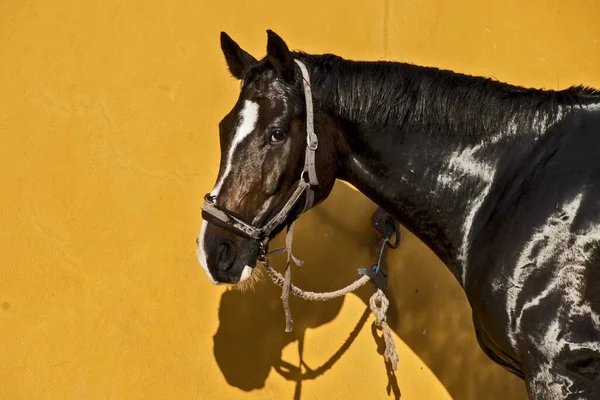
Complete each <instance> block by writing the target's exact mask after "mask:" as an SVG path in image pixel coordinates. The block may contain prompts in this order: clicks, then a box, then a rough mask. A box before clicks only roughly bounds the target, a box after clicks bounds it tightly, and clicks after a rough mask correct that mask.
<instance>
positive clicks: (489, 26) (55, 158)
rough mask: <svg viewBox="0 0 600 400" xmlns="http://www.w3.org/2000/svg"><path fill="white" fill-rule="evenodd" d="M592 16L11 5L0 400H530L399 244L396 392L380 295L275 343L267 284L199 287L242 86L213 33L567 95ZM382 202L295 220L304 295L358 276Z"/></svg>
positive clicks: (429, 272)
mask: <svg viewBox="0 0 600 400" xmlns="http://www.w3.org/2000/svg"><path fill="white" fill-rule="evenodd" d="M598 17H600V3H598V2H595V1H593V0H588V1H583V0H580V1H572V2H559V1H550V2H549V1H541V0H532V1H528V2H516V1H510V0H504V1H497V2H493V3H490V2H481V1H474V0H457V1H453V2H444V1H439V0H421V1H416V2H415V1H408V0H406V1H389V0H388V1H378V2H374V1H368V0H362V1H359V0H352V1H331V2H321V1H317V0H305V1H302V2H290V3H289V4H282V2H278V1H261V2H257V1H253V2H250V1H246V2H242V1H232V0H222V1H219V2H208V1H203V0H197V1H188V2H174V1H166V0H164V1H144V2H142V1H115V0H103V1H95V2H94V1H89V0H62V1H52V0H48V1H44V2H42V1H36V0H32V1H21V2H17V1H8V0H5V1H3V2H1V3H0V169H1V172H2V176H3V187H2V190H1V191H0V215H1V216H2V221H1V223H0V252H1V254H2V255H3V262H2V265H1V266H0V343H1V345H0V360H2V361H1V362H0V382H2V384H1V385H0V398H2V399H54V398H56V399H71V398H93V399H100V398H110V399H124V398H128V399H129V398H131V399H138V398H139V399H142V398H143V399H153V398H156V399H167V398H169V399H171V398H172V399H199V398H200V399H204V398H206V399H234V398H240V399H241V398H259V399H262V398H264V399H274V398H275V399H292V398H294V397H295V398H302V399H324V398H330V399H342V398H343V399H348V398H356V399H367V398H368V399H376V398H383V399H385V398H388V394H387V392H388V391H389V392H391V393H392V394H391V397H392V398H393V394H394V392H397V391H398V388H399V390H401V391H402V398H403V399H405V400H411V399H448V398H450V396H452V398H454V399H482V398H485V399H506V398H510V399H522V398H524V393H523V392H524V385H523V383H522V382H521V381H519V380H518V379H516V378H514V377H512V376H511V375H510V374H508V373H507V372H505V371H504V370H503V369H501V368H500V367H498V366H496V365H495V364H493V363H492V362H491V361H489V360H487V359H486V358H485V356H483V353H482V352H481V351H480V350H479V348H478V347H477V345H476V342H475V338H474V334H473V330H472V325H471V321H470V312H469V309H468V304H467V302H466V299H465V297H464V295H463V294H462V292H461V291H460V290H459V287H458V284H457V283H456V282H455V281H454V280H453V278H452V277H451V276H450V274H449V273H448V272H447V271H446V270H445V269H444V267H443V266H442V265H441V264H440V263H439V261H438V260H436V259H435V257H434V256H433V255H432V254H431V253H430V252H429V251H428V250H427V249H426V248H425V247H424V246H423V245H422V244H421V243H419V242H418V241H417V240H416V239H415V238H414V237H412V236H411V235H410V234H408V233H407V234H405V237H404V243H403V245H402V247H401V249H400V250H397V251H396V252H395V253H393V254H391V255H390V257H389V258H388V259H387V263H388V265H389V268H390V270H391V285H392V286H391V298H392V309H393V312H392V313H391V314H392V315H391V316H390V322H391V325H392V327H393V328H394V330H395V332H396V333H397V334H398V336H396V340H397V344H398V346H399V350H400V370H399V371H398V373H397V374H396V378H395V379H394V378H393V377H392V378H389V379H388V377H387V376H386V372H385V367H384V364H383V361H382V359H381V357H380V356H379V355H378V354H377V352H376V351H377V345H376V343H375V341H374V339H373V336H372V332H371V328H370V324H371V319H369V320H366V321H365V318H363V317H362V316H363V315H364V314H363V311H364V310H365V301H366V299H367V298H368V296H369V294H370V288H365V289H364V290H362V291H360V292H359V293H358V294H357V295H349V296H347V298H346V299H344V300H338V301H333V302H331V303H327V304H308V303H306V302H301V301H293V302H292V307H293V310H294V316H295V322H296V325H295V331H294V332H293V333H292V334H289V335H286V334H285V333H284V332H283V315H282V312H281V308H280V303H279V300H278V291H277V289H275V288H274V287H273V285H271V284H270V283H269V282H264V283H263V284H260V285H258V286H257V287H256V289H255V292H254V293H251V292H250V293H240V292H238V291H232V290H227V289H226V288H224V287H215V286H212V285H210V284H209V283H208V280H207V279H206V277H205V275H204V273H203V272H202V270H201V269H200V267H199V265H198V262H197V260H196V255H195V243H194V240H195V238H196V235H197V233H198V229H199V227H200V222H201V218H200V203H201V199H202V195H203V194H204V193H205V192H207V191H208V190H209V189H210V188H211V187H212V186H213V183H214V180H215V177H216V172H217V167H218V160H219V154H218V142H217V123H218V121H219V120H220V118H221V117H222V116H223V115H224V114H225V113H226V112H227V111H228V110H229V109H230V107H231V106H232V104H233V103H234V101H235V99H236V98H237V90H238V87H239V86H238V83H237V82H235V81H233V80H232V79H230V78H229V74H228V73H227V71H226V68H225V64H224V62H223V58H222V55H221V53H220V50H219V46H218V33H219V31H221V30H226V31H227V32H229V33H230V34H231V35H232V36H233V37H234V38H235V39H236V40H238V41H239V42H240V43H241V44H242V45H243V46H244V47H245V48H246V49H248V50H249V51H250V52H251V53H253V54H254V55H255V56H257V57H260V56H262V55H263V54H264V48H265V44H266V34H265V29H267V28H271V29H274V30H275V31H276V32H278V33H279V34H281V35H282V36H283V37H284V39H285V40H286V41H287V42H288V44H289V45H290V47H292V48H295V49H302V50H305V51H309V52H333V53H337V54H339V55H342V56H346V57H349V58H356V59H384V58H385V59H395V60H405V61H410V62H415V63H420V64H426V65H433V66H440V67H444V68H452V69H455V70H458V71H461V72H466V73H473V74H485V75H490V76H494V77H496V78H498V79H501V80H508V81H511V82H513V83H517V84H525V85H533V86H540V87H549V88H563V87H566V86H568V85H570V84H576V83H587V84H591V85H595V86H600V73H599V72H598V65H600V63H599V61H600V28H599V25H598V24H597V21H598ZM373 209H374V205H373V204H372V203H370V202H369V201H368V200H367V199H365V198H364V197H363V196H362V195H360V194H359V193H356V192H355V191H353V190H352V189H350V188H349V187H347V186H345V185H338V186H337V187H336V189H335V190H334V193H333V194H332V196H331V198H330V199H329V200H328V201H327V202H326V203H325V204H324V205H322V206H321V207H318V208H317V209H315V210H314V211H312V212H311V213H309V214H307V215H306V216H305V217H303V218H302V220H301V222H300V224H299V226H298V228H297V246H296V249H297V255H299V256H301V258H304V259H305V260H306V262H307V264H306V267H305V270H304V271H303V272H296V273H295V277H296V278H295V279H296V281H297V283H298V284H301V285H303V286H305V287H310V288H312V289H315V290H327V289H333V288H337V287H339V286H341V285H343V284H345V283H347V282H350V281H351V280H352V279H354V278H355V268H356V267H358V266H360V265H368V264H369V263H370V262H371V260H372V258H373V255H374V244H375V243H374V240H375V239H374V237H373V235H372V233H371V231H370V228H369V226H368V218H369V216H370V214H371V212H372V211H373ZM369 318H370V317H369ZM347 339H348V342H349V343H350V346H343V344H344V342H345V341H346V340H347ZM299 343H302V344H303V346H299ZM299 351H302V354H303V359H304V361H305V362H306V364H307V365H308V367H310V368H311V369H312V370H314V371H309V370H307V369H306V368H303V369H302V370H301V371H300V370H298V367H297V366H298V363H299Z"/></svg>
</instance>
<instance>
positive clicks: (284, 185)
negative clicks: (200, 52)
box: [197, 31, 336, 283]
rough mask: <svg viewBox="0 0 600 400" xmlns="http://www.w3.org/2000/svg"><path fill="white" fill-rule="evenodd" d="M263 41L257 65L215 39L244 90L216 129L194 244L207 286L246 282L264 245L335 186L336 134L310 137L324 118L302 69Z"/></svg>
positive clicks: (275, 44) (281, 48) (276, 43)
mask: <svg viewBox="0 0 600 400" xmlns="http://www.w3.org/2000/svg"><path fill="white" fill-rule="evenodd" d="M267 34H268V42H267V56H266V57H264V58H263V59H262V60H260V61H259V60H257V59H255V58H254V57H253V56H252V55H250V54H249V53H247V52H246V51H244V50H243V49H242V48H241V47H240V46H239V45H238V44H237V43H236V42H235V41H233V40H232V39H231V38H230V37H229V36H228V35H227V34H226V33H221V49H222V51H223V54H224V56H225V60H226V62H227V65H228V68H229V71H230V72H231V74H232V75H233V76H234V77H235V78H237V79H239V80H240V81H241V83H242V85H241V90H240V95H239V98H238V100H237V102H236V103H235V105H234V106H233V108H232V109H231V111H230V112H229V113H228V114H227V115H226V116H225V117H224V118H223V119H222V120H221V122H220V124H219V137H220V148H221V160H220V168H219V173H218V176H217V181H216V184H215V186H214V188H213V190H212V191H211V192H210V193H209V194H208V195H207V196H206V197H205V202H204V206H203V218H204V222H203V223H202V228H201V231H200V235H199V237H198V239H197V244H198V246H197V254H198V259H199V261H200V264H201V265H202V267H203V268H204V270H205V272H206V273H207V275H208V277H209V279H210V281H211V282H213V283H237V282H241V281H243V280H245V279H247V278H249V277H250V276H251V274H252V272H253V269H254V268H255V266H256V262H257V260H258V259H259V257H261V256H265V254H266V249H267V245H268V241H269V240H270V239H271V238H273V237H274V236H275V235H277V233H279V232H280V231H281V230H282V229H283V228H284V227H285V226H288V225H289V224H291V223H292V222H293V221H294V220H295V219H296V218H298V216H299V215H300V214H301V213H302V212H303V211H305V210H306V209H308V208H310V207H311V206H312V205H313V204H318V203H319V202H320V201H322V200H324V199H325V198H326V197H327V195H328V194H329V192H330V191H331V189H332V187H333V184H334V182H335V162H336V151H335V141H334V137H333V136H334V135H333V134H331V135H328V134H327V133H328V132H325V131H327V128H326V125H327V124H322V125H324V126H317V131H318V135H316V134H315V133H314V132H313V131H312V124H313V121H315V122H317V123H318V122H319V121H321V120H324V119H326V117H325V116H322V115H319V114H315V115H314V118H313V108H312V97H311V94H310V86H309V83H308V81H309V79H310V78H309V76H308V71H307V69H306V66H305V65H304V64H303V63H302V62H301V61H299V60H298V58H297V57H296V56H297V54H296V53H292V52H291V51H290V50H289V49H288V46H287V45H286V43H285V42H284V41H283V40H282V39H281V37H279V36H278V35H277V34H275V33H274V32H272V31H267ZM305 86H308V87H305ZM307 93H308V94H307ZM307 102H308V103H307ZM307 104H308V106H307ZM307 111H308V112H307ZM319 128H321V129H319ZM317 138H318V139H317ZM317 146H318V152H317V151H316V150H317ZM317 176H318V183H317V178H316V177H317Z"/></svg>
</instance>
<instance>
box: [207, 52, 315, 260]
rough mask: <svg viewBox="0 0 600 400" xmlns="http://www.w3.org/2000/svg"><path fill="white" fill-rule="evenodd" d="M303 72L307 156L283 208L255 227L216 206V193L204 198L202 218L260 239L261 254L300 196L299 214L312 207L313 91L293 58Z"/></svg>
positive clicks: (239, 233)
mask: <svg viewBox="0 0 600 400" xmlns="http://www.w3.org/2000/svg"><path fill="white" fill-rule="evenodd" d="M294 61H295V62H296V64H297V65H298V66H299V67H300V70H301V71H302V78H303V79H302V83H303V86H304V97H305V99H306V155H305V157H304V168H303V169H302V173H301V174H300V180H299V181H298V186H297V187H296V190H294V192H293V193H292V195H291V196H290V198H289V199H288V201H287V202H286V203H285V205H284V206H283V208H282V209H281V210H280V211H279V212H278V213H277V214H276V215H275V216H274V217H273V218H271V219H270V220H269V221H268V222H267V223H266V224H264V225H263V227H262V228H257V227H255V226H254V225H251V224H249V223H247V222H245V221H242V220H241V219H240V218H238V217H236V216H235V215H233V214H234V213H233V212H232V211H229V210H227V209H224V208H222V207H219V206H217V204H216V203H215V200H216V199H215V196H211V195H210V194H207V195H206V196H205V197H204V204H203V206H202V218H204V219H205V220H207V221H208V222H211V223H213V224H215V225H218V226H220V227H222V228H224V229H227V230H228V231H230V232H233V233H235V234H236V235H239V236H243V237H246V238H249V239H254V240H257V241H259V242H260V245H261V246H260V252H261V254H260V256H264V255H265V251H266V250H265V249H266V245H267V243H268V242H269V236H270V235H271V233H272V232H273V231H274V230H275V228H277V226H279V225H280V224H281V223H282V222H283V221H285V219H286V218H287V217H288V215H289V213H290V211H291V210H292V208H293V207H294V206H295V205H296V203H297V202H298V200H299V199H300V196H302V194H303V193H304V192H306V202H305V204H304V209H303V210H302V212H301V213H303V212H305V211H307V210H308V209H310V208H311V207H312V206H313V203H314V191H313V189H312V188H313V187H314V186H317V185H318V184H319V182H318V180H317V171H316V169H315V152H316V151H317V147H318V146H319V141H318V139H317V135H316V134H315V127H314V111H313V101H312V91H311V88H310V77H309V75H308V70H307V69H306V66H305V65H304V63H302V62H301V61H299V60H294Z"/></svg>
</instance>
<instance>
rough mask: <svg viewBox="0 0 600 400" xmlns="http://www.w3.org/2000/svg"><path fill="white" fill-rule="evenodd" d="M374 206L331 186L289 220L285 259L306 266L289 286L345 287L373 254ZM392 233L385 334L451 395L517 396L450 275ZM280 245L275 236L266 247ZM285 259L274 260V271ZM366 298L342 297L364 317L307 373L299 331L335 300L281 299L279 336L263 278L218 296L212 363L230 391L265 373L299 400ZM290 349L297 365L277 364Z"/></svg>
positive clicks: (274, 292) (275, 308) (331, 310)
mask: <svg viewBox="0 0 600 400" xmlns="http://www.w3.org/2000/svg"><path fill="white" fill-rule="evenodd" d="M376 208H377V207H376V205H375V204H373V203H372V202H371V201H370V200H369V199H367V198H366V197H365V196H363V195H362V194H360V193H359V192H356V191H354V190H352V189H351V188H350V187H348V186H347V185H344V184H341V183H337V184H336V185H335V188H334V190H333V192H332V193H331V195H330V196H329V198H328V199H327V201H325V202H324V203H323V204H321V205H320V206H318V207H316V208H315V209H314V210H311V212H309V213H307V214H306V215H305V216H303V217H302V218H301V219H300V220H299V222H298V223H297V227H296V229H295V241H294V253H295V255H296V256H299V257H300V258H301V259H303V260H304V261H305V262H306V264H305V265H306V267H302V269H300V268H295V269H294V270H293V275H292V276H293V279H292V280H293V282H294V284H295V285H297V286H300V287H302V288H306V289H310V290H312V291H316V292H324V291H332V290H337V289H339V288H341V287H343V286H345V285H347V284H348V283H350V282H352V281H354V280H355V279H356V278H357V273H356V268H357V267H360V266H361V265H362V266H365V267H368V266H370V264H372V262H373V261H374V260H375V257H376V253H377V252H378V243H379V238H378V237H377V236H376V235H375V234H374V230H373V229H372V228H371V227H370V218H371V215H372V213H373V212H374V211H375V209H376ZM401 229H402V240H401V244H400V247H399V249H398V250H393V251H387V252H386V256H385V257H384V267H385V268H386V269H387V270H388V274H389V277H388V291H387V295H388V298H389V300H390V308H389V310H388V323H389V325H390V327H391V328H392V330H394V332H395V333H396V334H397V335H398V336H399V337H400V338H401V339H402V340H403V341H404V342H405V343H406V344H407V345H408V346H409V347H410V348H411V349H412V350H413V351H414V352H415V353H416V354H417V355H418V356H419V357H420V358H421V360H423V361H424V362H425V364H427V366H428V367H429V368H430V369H431V371H432V372H433V373H434V374H435V375H436V376H437V378H438V379H439V381H440V382H441V383H442V384H443V385H444V387H445V388H446V389H447V390H448V392H449V393H450V395H451V396H452V398H454V399H469V400H470V399H480V398H486V399H490V400H496V399H497V400H500V399H507V398H510V399H525V398H526V396H525V386H524V383H523V382H522V381H521V380H519V379H518V378H516V377H514V376H513V375H512V374H510V373H508V372H506V371H505V370H504V369H502V368H501V367H499V366H497V365H496V364H494V363H493V362H492V361H491V360H489V359H488V358H487V357H486V356H485V355H484V354H483V352H482V351H481V350H480V349H479V346H478V345H477V341H476V339H475V334H474V330H473V324H472V319H471V311H470V308H469V305H468V302H467V300H466V296H465V295H464V292H463V291H462V289H461V288H460V286H459V284H458V283H457V282H456V280H455V279H454V277H453V276H452V275H451V274H450V272H449V271H448V270H447V269H446V267H445V266H444V265H443V264H442V263H441V262H440V261H439V260H438V259H437V258H436V257H435V256H434V255H433V253H431V251H430V250H429V249H428V248H427V247H426V246H425V245H424V244H422V243H421V242H420V241H419V240H418V239H416V238H415V237H414V236H413V235H412V234H410V232H408V231H406V229H404V228H401ZM280 236H282V235H280ZM281 243H282V238H281V237H278V238H276V239H275V243H274V245H275V246H276V245H278V244H281ZM273 247H274V246H273ZM284 258H285V256H281V258H279V259H277V261H278V262H274V263H273V264H274V265H276V266H279V267H280V268H279V269H280V270H281V266H282V265H283V261H284ZM372 293H373V287H372V286H371V285H366V286H364V287H362V288H360V289H359V290H357V291H355V292H354V293H353V294H350V295H355V296H358V297H359V298H360V299H361V300H362V301H363V302H364V303H365V305H366V307H365V312H364V313H363V315H362V316H361V317H360V319H359V320H358V322H357V324H356V326H355V328H354V329H353V331H352V332H350V334H349V336H348V338H347V340H346V341H345V342H344V343H343V344H342V345H341V346H340V348H339V349H338V351H336V352H335V353H334V354H333V355H332V356H331V357H330V358H329V360H328V361H327V362H325V363H324V364H322V365H321V366H320V367H318V368H316V369H311V368H310V367H309V366H307V365H306V364H304V363H303V360H302V354H303V350H304V335H305V333H306V331H307V330H308V329H317V328H318V327H319V326H321V325H324V324H327V323H329V322H331V321H333V320H334V319H335V318H336V317H337V315H338V314H339V312H340V310H341V307H342V305H343V301H344V300H343V298H338V299H334V300H330V301H327V302H310V301H304V300H301V299H297V298H295V297H290V308H291V309H292V312H293V317H294V329H293V331H292V332H291V333H285V332H284V325H285V321H284V316H283V310H282V306H281V300H280V295H281V289H280V288H279V287H278V286H275V285H274V284H273V283H272V282H270V279H269V278H268V277H267V276H266V274H265V275H264V277H263V279H262V281H261V282H258V283H257V284H256V286H255V287H254V289H253V290H251V291H239V290H236V289H229V290H227V291H226V292H225V293H223V295H222V297H221V301H220V307H219V322H220V323H219V327H218V329H217V332H216V334H215V335H214V338H213V339H214V355H215V359H216V362H217V365H218V366H219V368H220V370H221V372H222V373H223V376H224V377H225V379H226V381H227V382H228V383H229V384H230V385H232V386H234V387H237V388H239V389H242V390H244V391H251V390H255V389H260V388H262V387H264V385H265V382H266V380H267V377H268V375H269V374H270V373H271V371H272V370H273V371H275V372H276V373H278V374H280V375H281V376H283V377H284V378H285V379H287V380H290V381H293V382H295V384H296V389H295V394H294V399H300V398H301V391H302V383H303V382H304V381H306V380H309V379H317V378H318V377H319V376H321V375H322V374H324V373H325V372H326V371H327V370H329V369H330V368H332V367H333V366H334V364H335V362H336V361H337V360H339V359H340V358H341V357H343V354H344V352H345V351H346V350H347V349H348V348H349V347H350V346H351V345H352V342H353V341H354V339H355V338H356V336H357V335H358V333H359V332H360V331H361V330H362V329H363V328H364V326H365V324H366V322H367V320H368V317H369V313H370V311H369V310H368V301H369V298H370V296H371V294H372ZM370 329H371V330H372V334H373V336H374V337H375V338H376V340H377V343H378V351H379V353H380V354H382V353H383V341H382V340H381V339H380V337H379V335H378V334H377V332H376V331H375V330H374V328H373V327H371V328H370ZM294 342H295V343H297V345H298V353H299V357H300V365H292V364H290V363H288V362H285V361H283V360H282V351H283V349H284V348H285V347H286V346H288V345H290V344H291V343H294ZM400 362H402V361H400ZM386 367H387V370H388V381H389V384H388V388H387V392H388V395H390V394H392V393H393V395H394V397H395V398H400V389H401V388H399V387H398V383H397V381H396V379H395V376H394V373H393V371H391V368H390V366H389V365H386Z"/></svg>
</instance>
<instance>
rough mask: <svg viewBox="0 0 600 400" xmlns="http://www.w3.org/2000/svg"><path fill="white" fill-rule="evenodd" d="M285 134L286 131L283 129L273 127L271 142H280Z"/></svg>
mask: <svg viewBox="0 0 600 400" xmlns="http://www.w3.org/2000/svg"><path fill="white" fill-rule="evenodd" d="M286 135H287V132H286V131H284V130H283V129H273V130H272V131H271V137H270V140H271V143H278V142H281V141H282V140H283V139H285V136H286Z"/></svg>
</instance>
